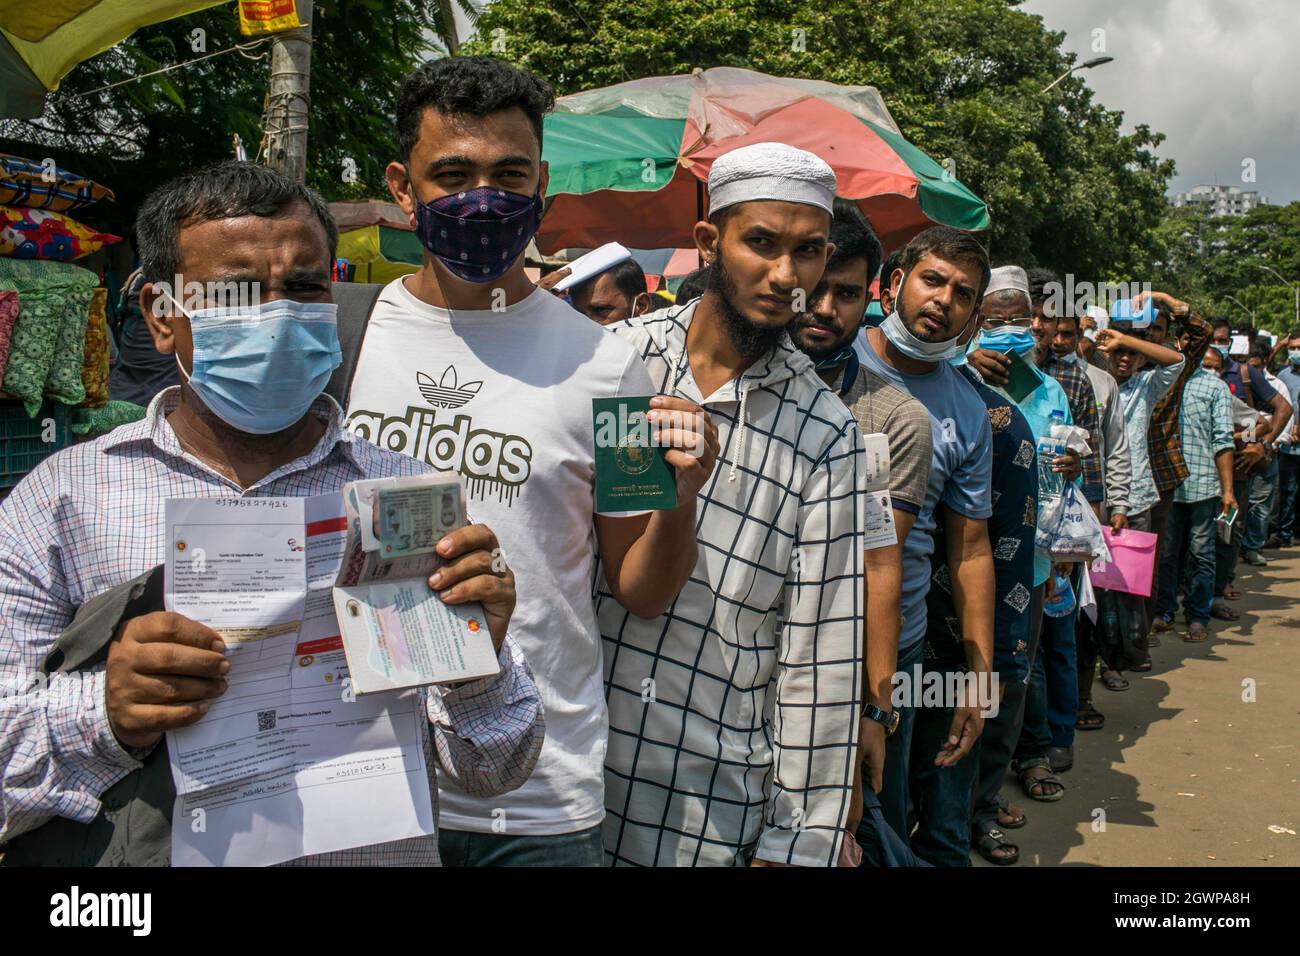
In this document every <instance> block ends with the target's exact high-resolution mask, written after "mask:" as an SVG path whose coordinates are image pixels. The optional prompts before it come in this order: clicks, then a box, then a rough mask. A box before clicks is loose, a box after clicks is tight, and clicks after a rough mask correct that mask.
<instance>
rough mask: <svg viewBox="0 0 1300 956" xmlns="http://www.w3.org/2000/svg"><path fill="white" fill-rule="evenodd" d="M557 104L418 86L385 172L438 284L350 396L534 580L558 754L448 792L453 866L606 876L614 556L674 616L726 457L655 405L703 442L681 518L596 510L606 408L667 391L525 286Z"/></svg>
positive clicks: (462, 81) (405, 296)
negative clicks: (446, 477)
mask: <svg viewBox="0 0 1300 956" xmlns="http://www.w3.org/2000/svg"><path fill="white" fill-rule="evenodd" d="M552 103H553V95H552V93H551V89H550V87H549V86H547V85H546V83H545V82H544V81H542V80H540V79H538V78H537V77H535V76H533V75H532V74H530V73H527V72H524V71H522V70H518V69H516V68H515V67H513V66H510V65H508V64H506V63H503V62H500V61H498V60H493V59H490V58H487V57H463V56H458V57H449V58H446V59H442V60H434V61H432V62H429V63H426V64H425V65H424V66H422V67H421V68H420V69H419V70H417V71H416V72H415V73H413V74H411V75H410V76H409V77H408V78H407V79H406V81H405V82H404V84H403V86H402V90H401V92H400V94H399V95H398V101H397V127H398V141H399V145H400V148H401V154H402V155H401V160H402V161H401V162H393V163H390V164H389V166H388V170H387V175H388V183H389V189H390V190H391V191H392V193H393V196H394V198H395V199H396V200H397V202H398V203H399V204H400V205H401V207H402V209H403V210H404V211H405V212H406V213H407V214H408V215H409V216H411V221H412V223H413V225H414V227H415V230H416V234H417V235H418V236H419V238H420V241H421V243H422V244H423V245H424V247H425V249H426V255H425V258H424V265H423V267H422V268H421V269H420V271H419V272H417V273H415V274H414V275H411V276H407V277H405V278H404V279H398V280H395V281H393V282H391V283H389V285H388V286H386V287H385V288H384V290H383V291H382V292H381V293H380V295H379V298H378V300H377V302H376V303H375V307H374V311H373V312H372V314H371V318H370V322H369V325H368V327H367V329H366V333H365V338H364V341H363V342H362V345H361V349H360V355H359V357H358V360H357V365H356V375H355V378H354V379H353V382H352V388H351V396H350V399H349V402H348V419H347V424H348V428H349V429H351V430H352V431H353V432H354V433H355V434H358V435H360V436H362V437H364V438H368V439H370V440H371V441H373V442H375V443H376V444H378V445H379V446H380V447H382V448H385V449H388V450H390V451H400V452H404V453H405V454H407V455H410V456H412V457H413V458H415V459H417V460H419V461H423V462H427V463H429V464H431V465H433V466H434V467H435V468H438V469H440V470H446V471H452V472H459V473H460V474H461V475H462V476H464V478H465V482H466V485H467V488H468V494H469V503H468V505H469V512H470V514H471V515H472V516H473V517H474V518H476V519H477V520H480V521H486V522H487V523H488V524H490V525H491V526H492V529H493V530H494V531H495V532H496V533H497V534H498V535H499V536H500V538H501V546H502V549H503V551H504V555H505V559H506V560H507V561H508V562H509V563H510V567H511V568H512V569H514V571H515V573H516V574H518V576H519V580H520V581H521V582H522V585H523V586H522V587H521V589H520V593H519V605H518V608H517V610H516V612H515V615H514V617H513V618H512V622H511V634H512V636H513V637H515V638H516V639H517V640H518V641H519V643H520V647H521V648H522V649H523V651H524V654H525V655H526V656H527V658H528V662H529V665H530V666H531V667H532V669H533V673H534V674H535V676H536V679H537V682H538V686H539V687H540V688H541V693H542V698H543V700H544V701H545V703H546V723H547V727H546V743H545V746H544V747H543V748H542V754H541V757H540V758H539V759H538V761H537V769H536V771H535V772H534V774H533V776H532V777H531V778H530V779H529V780H528V782H527V783H525V784H524V785H523V786H522V787H520V788H519V789H518V790H516V791H515V792H514V793H512V794H510V795H509V796H508V797H505V798H501V799H492V800H485V799H482V797H481V795H479V794H475V793H471V792H468V791H467V790H466V789H465V788H463V787H461V786H460V785H459V784H458V783H457V782H455V781H452V780H450V779H448V778H446V777H444V778H443V779H442V781H441V787H442V801H441V805H442V818H441V824H442V825H441V827H440V829H441V832H442V856H443V859H444V861H445V862H446V863H447V864H448V865H464V866H491V865H532V866H547V865H551V866H599V865H600V859H601V854H600V822H601V818H602V817H603V816H604V814H605V809H604V807H605V801H604V785H603V779H602V768H603V766H604V762H605V742H606V735H607V730H606V721H605V703H604V699H603V695H602V693H601V673H600V640H599V636H598V632H597V630H596V620H595V612H594V607H593V604H592V592H591V583H592V572H593V570H594V567H595V556H596V546H597V544H599V547H600V553H601V556H602V557H603V559H604V562H605V568H606V573H607V577H608V580H609V582H610V586H611V587H612V588H613V589H614V592H615V593H616V594H617V595H618V598H619V600H621V601H622V602H624V605H625V606H626V607H628V608H629V609H631V611H632V612H633V613H635V614H638V615H640V616H642V617H646V618H653V617H655V616H657V615H658V614H660V613H661V612H662V611H663V610H664V609H665V608H667V607H668V606H669V604H671V602H672V600H673V598H674V597H676V595H677V592H678V591H679V590H680V589H681V587H682V584H683V583H684V582H685V581H686V578H687V575H689V573H690V570H691V567H692V565H693V564H694V562H695V514H696V511H695V508H696V505H695V499H696V494H697V492H698V490H699V489H700V487H701V486H702V485H703V484H704V482H705V480H706V479H707V478H708V476H709V474H710V472H711V471H712V467H713V459H714V457H715V455H716V449H717V439H716V432H715V431H714V430H713V427H712V425H711V424H709V423H708V418H707V416H705V415H702V414H697V413H698V411H699V410H698V409H697V408H696V407H695V406H694V405H692V404H691V403H689V402H686V401H683V400H681V399H677V398H668V397H658V398H655V399H654V401H655V402H656V403H658V404H656V406H655V411H656V412H657V413H658V412H677V413H678V414H679V415H680V416H682V418H681V421H680V422H679V424H680V425H681V426H682V427H681V428H680V429H672V431H674V432H676V435H675V436H674V435H670V436H669V440H668V442H667V444H669V445H678V446H683V447H689V446H690V445H692V444H694V445H695V448H696V450H695V451H694V452H693V453H688V452H686V451H682V450H679V449H673V450H670V451H668V452H667V463H668V464H671V465H672V466H673V467H674V468H675V469H676V492H677V496H676V501H677V502H678V506H677V507H673V508H666V509H663V510H656V511H652V512H649V513H647V512H645V511H644V510H642V509H625V508H615V509H610V510H607V509H601V508H598V507H597V504H596V499H595V477H596V474H595V473H596V467H595V451H596V449H595V435H594V428H593V404H592V403H593V401H595V400H604V399H613V398H622V397H638V398H642V399H644V398H646V397H647V396H652V395H654V393H655V389H654V387H653V385H652V384H651V381H650V377H649V375H648V374H647V373H646V370H645V366H644V365H643V364H642V362H641V360H640V358H639V357H638V356H637V355H636V352H635V351H634V350H633V349H632V348H631V347H629V346H628V344H627V343H626V342H623V341H621V340H620V339H618V338H616V337H615V336H612V335H610V334H609V333H608V332H606V331H605V330H604V329H603V328H601V327H600V326H599V325H597V324H596V323H594V322H592V321H590V320H589V319H587V318H586V317H584V316H583V315H581V314H579V313H578V312H575V311H574V310H573V309H572V308H571V307H570V306H568V305H567V304H565V303H564V302H563V301H562V300H561V299H559V298H557V297H556V296H554V295H553V294H551V293H550V292H547V291H545V290H543V289H539V288H538V287H536V286H534V285H533V284H532V283H531V282H530V281H529V279H528V277H527V276H526V275H525V274H524V256H523V252H524V249H525V247H526V246H527V245H528V242H529V241H530V239H531V238H532V236H533V235H534V233H535V232H536V231H537V227H538V224H539V222H540V218H541V210H542V197H543V196H544V195H545V192H546V186H547V173H546V165H545V163H543V162H542V161H541V135H542V116H543V114H544V113H545V112H546V111H547V110H548V109H550V107H551V105H552ZM687 428H690V429H691V431H690V434H689V435H687V434H685V432H686V429H687ZM646 461H647V462H648V461H649V458H648V457H647V459H646ZM628 512H636V513H632V514H629V513H628Z"/></svg>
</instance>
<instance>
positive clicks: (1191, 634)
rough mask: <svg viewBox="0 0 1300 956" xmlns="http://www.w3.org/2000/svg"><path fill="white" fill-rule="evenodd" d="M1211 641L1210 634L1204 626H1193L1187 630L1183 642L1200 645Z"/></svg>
mask: <svg viewBox="0 0 1300 956" xmlns="http://www.w3.org/2000/svg"><path fill="white" fill-rule="evenodd" d="M1209 639H1210V632H1209V630H1208V629H1206V627H1205V625H1204V624H1193V625H1192V626H1191V627H1189V628H1188V629H1187V633H1186V634H1184V635H1183V640H1184V641H1186V642H1187V643H1188V644H1200V643H1201V642H1203V641H1208V640H1209Z"/></svg>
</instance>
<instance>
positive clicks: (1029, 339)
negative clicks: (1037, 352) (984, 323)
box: [980, 325, 1037, 355]
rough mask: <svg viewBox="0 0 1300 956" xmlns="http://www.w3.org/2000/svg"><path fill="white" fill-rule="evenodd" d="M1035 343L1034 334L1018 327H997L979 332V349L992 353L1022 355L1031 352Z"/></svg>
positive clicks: (1022, 327)
mask: <svg viewBox="0 0 1300 956" xmlns="http://www.w3.org/2000/svg"><path fill="white" fill-rule="evenodd" d="M1036 344H1037V343H1036V342H1035V341H1034V333H1033V332H1032V331H1030V330H1029V329H1027V328H1025V327H1024V326H1020V325H999V326H997V327H995V328H992V329H982V330H981V331H980V348H982V349H989V350H990V351H993V352H1015V353H1016V354H1017V355H1024V354H1026V353H1028V352H1032V351H1033V350H1034V347H1035V345H1036Z"/></svg>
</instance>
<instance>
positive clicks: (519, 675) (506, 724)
mask: <svg viewBox="0 0 1300 956" xmlns="http://www.w3.org/2000/svg"><path fill="white" fill-rule="evenodd" d="M179 402H180V389H179V388H170V389H167V390H166V391H164V392H161V393H159V395H158V396H157V397H156V398H155V399H154V400H153V402H152V403H151V404H150V406H149V413H148V416H147V417H146V418H145V419H143V420H142V421H139V422H135V423H134V424H131V425H125V426H123V427H121V428H118V429H116V430H115V431H113V432H110V433H109V434H108V435H105V436H103V437H102V438H98V439H96V440H94V441H91V442H86V443H84V444H80V445H75V446H73V447H72V448H69V449H66V450H64V451H61V452H59V453H58V454H56V455H54V456H52V457H50V458H48V459H46V460H45V461H44V462H42V463H41V464H40V465H39V466H38V467H37V468H36V469H35V470H34V471H33V472H32V473H31V474H30V475H28V476H27V477H26V478H25V479H24V480H23V481H22V482H21V483H20V484H19V485H18V487H17V488H15V489H14V491H13V493H12V494H11V495H10V496H9V498H8V499H7V500H6V501H5V502H4V503H3V505H0V727H3V728H4V733H3V735H2V736H0V843H3V842H4V841H6V840H8V839H10V838H12V837H15V836H18V835H19V834H20V833H24V832H26V831H29V830H32V829H34V828H36V827H38V826H40V825H41V824H43V823H45V822H46V821H48V820H50V819H51V818H53V817H56V816H61V817H68V818H70V819H72V820H76V821H79V822H82V823H89V822H91V821H92V820H93V819H95V817H96V815H97V814H98V813H99V812H100V797H101V795H102V794H103V793H104V791H106V790H107V789H108V788H109V787H111V786H113V784H115V783H117V782H118V781H119V780H121V779H122V778H123V777H125V776H126V775H127V774H129V773H131V772H132V771H133V770H137V769H139V768H140V767H141V766H142V764H141V763H140V762H139V761H138V760H136V759H134V758H133V757H132V756H131V755H130V754H128V753H127V752H126V751H124V750H123V749H122V747H121V746H120V745H119V744H118V742H117V739H116V738H115V737H114V735H113V731H112V728H111V727H110V725H109V721H108V712H107V709H106V707H105V703H104V686H105V678H104V669H103V668H104V665H103V664H102V663H101V664H99V665H98V666H97V667H96V668H94V669H92V670H90V671H89V672H87V673H85V674H53V675H51V676H50V678H49V681H48V685H47V686H46V687H44V688H41V687H40V685H39V683H37V682H36V680H35V675H36V674H37V673H38V671H39V668H40V666H41V662H42V661H43V660H44V658H45V655H46V654H47V653H48V651H49V650H50V647H51V645H53V643H54V641H55V640H56V639H57V638H58V636H59V635H60V634H61V633H62V632H63V630H64V629H65V628H66V627H67V626H68V625H69V624H70V623H71V622H72V618H73V615H74V614H75V613H76V610H77V608H78V607H80V606H81V605H82V604H84V603H86V602H87V601H88V600H90V599H91V598H93V597H95V596H96V595H97V594H101V593H103V592H104V591H107V590H109V589H110V588H113V587H116V586H118V585H120V584H123V583H125V582H127V581H130V580H131V579H132V578H135V577H137V576H138V575H140V574H142V573H144V572H146V571H148V570H150V569H151V568H154V567H156V566H157V565H159V564H162V563H163V561H164V545H163V541H164V537H165V535H164V527H163V520H164V518H163V516H164V504H165V502H166V500H167V499H168V498H185V497H214V498H235V497H244V496H247V497H305V496H310V495H320V494H328V493H331V492H336V491H340V490H341V489H342V487H343V485H344V483H345V482H348V481H354V480H357V479H362V478H381V477H387V476H390V475H409V474H418V473H420V472H422V471H427V470H428V466H426V465H424V464H423V463H421V462H417V461H416V460H414V459H412V458H409V457H407V456H406V455H399V454H397V453H395V452H388V451H383V450H381V449H380V448H377V447H376V446H374V445H372V444H370V443H369V442H367V441H365V440H363V439H360V438H355V437H353V436H352V435H350V434H348V433H347V432H345V431H344V430H343V415H342V411H341V410H340V409H339V407H338V404H337V403H336V402H335V401H334V400H333V399H332V398H329V397H328V396H324V395H323V396H321V397H320V398H319V399H317V401H316V403H315V404H314V405H313V406H312V411H313V412H315V413H316V414H317V415H318V416H319V417H320V418H321V419H323V420H324V421H325V422H326V424H327V430H326V433H325V436H324V438H322V439H321V441H320V443H319V444H317V445H316V447H315V448H314V449H313V450H312V451H311V452H310V453H309V454H307V455H304V456H303V457H301V458H298V459H297V460H295V461H292V462H289V463H288V464H287V465H283V466H281V467H280V468H277V469H276V470H275V471H273V472H271V473H270V474H269V475H267V476H266V477H265V478H263V479H262V480H261V481H258V482H257V483H256V484H254V485H253V486H252V487H250V488H248V489H241V488H240V487H239V485H238V484H236V483H235V482H233V481H231V480H230V479H228V478H225V477H223V476H222V475H219V474H217V473H216V472H215V471H213V470H212V469H211V468H209V467H208V466H207V465H205V464H203V463H202V462H201V461H200V460H199V459H197V458H196V457H194V456H193V455H191V454H189V453H187V452H186V451H184V450H183V449H182V448H181V445H180V442H179V441H178V440H177V438H176V435H175V433H174V432H173V431H172V429H171V426H170V425H169V424H168V423H167V419H166V415H167V414H168V413H169V412H171V411H172V410H173V409H175V408H176V407H177V405H178V404H179ZM500 661H501V665H502V669H501V673H500V674H499V675H498V676H497V677H495V678H483V679H482V680H478V681H472V682H469V683H466V684H463V685H461V686H459V687H457V688H456V689H455V690H450V689H436V688H435V689H432V690H431V691H429V692H428V693H427V695H426V701H425V704H426V708H425V709H426V711H427V713H428V715H429V720H428V722H427V723H424V724H422V725H421V727H422V737H423V743H424V751H425V757H426V760H427V762H428V766H429V791H430V794H431V796H432V800H433V811H434V819H435V820H436V819H437V815H438V787H437V783H436V779H435V776H436V766H437V764H438V763H439V762H441V763H442V765H443V767H444V768H445V769H446V770H447V771H448V772H450V773H454V774H455V775H456V776H457V778H458V779H459V781H460V783H461V785H462V786H464V787H466V788H468V789H469V790H470V791H471V792H472V793H475V794H478V795H481V796H489V795H492V794H498V793H504V792H506V791H508V790H512V789H514V788H515V787H518V786H519V785H520V784H522V783H523V782H524V781H525V780H526V779H527V778H528V775H529V774H530V773H531V772H532V768H533V765H534V763H535V762H536V760H537V754H538V752H539V751H540V750H541V745H542V738H543V735H544V731H543V718H542V706H541V700H540V697H539V695H538V692H537V687H536V685H535V684H534V683H533V679H532V676H531V675H530V674H529V672H528V669H527V666H526V665H525V664H524V662H523V659H522V656H521V655H520V654H519V652H518V648H517V647H516V646H515V644H514V642H513V640H511V639H510V638H509V637H507V638H506V641H505V642H504V643H503V644H502V647H501V656H500ZM430 729H431V730H432V733H430ZM294 862H295V863H298V864H302V865H312V866H320V865H339V866H364V865H381V864H382V865H395V866H414V865H433V866H436V865H437V864H438V841H437V838H436V836H424V837H416V838H413V839H409V840H400V841H396V842H393V843H385V844H380V845H376V846H365V847H354V848H352V849H348V850H341V851H338V852H335V853H326V854H320V855H318V856H310V857H304V858H302V859H300V860H296V861H294Z"/></svg>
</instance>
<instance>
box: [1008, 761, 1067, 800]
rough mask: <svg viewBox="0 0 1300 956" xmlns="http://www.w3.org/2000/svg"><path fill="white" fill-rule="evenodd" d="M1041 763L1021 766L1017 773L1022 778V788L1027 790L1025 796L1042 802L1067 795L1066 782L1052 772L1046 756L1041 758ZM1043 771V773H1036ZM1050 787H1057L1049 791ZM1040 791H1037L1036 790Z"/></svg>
mask: <svg viewBox="0 0 1300 956" xmlns="http://www.w3.org/2000/svg"><path fill="white" fill-rule="evenodd" d="M1040 759H1041V760H1042V762H1041V763H1035V764H1033V765H1032V766H1029V767H1024V766H1022V767H1020V768H1019V769H1018V770H1017V771H1016V774H1017V775H1018V776H1019V778H1020V788H1021V789H1022V790H1024V791H1025V796H1027V797H1028V798H1029V799H1030V800H1037V801H1038V802H1040V803H1055V802H1056V801H1057V800H1060V799H1061V798H1062V797H1063V796H1065V782H1064V781H1063V780H1062V779H1061V778H1060V777H1058V776H1057V775H1056V774H1055V773H1053V772H1052V768H1051V765H1050V764H1049V763H1048V762H1047V758H1046V757H1042V758H1040ZM1036 771H1041V773H1036ZM1048 787H1056V789H1055V790H1052V791H1050V792H1049V791H1048V789H1047V788H1048ZM1035 790H1037V791H1038V792H1037V793H1035V792H1034V791H1035Z"/></svg>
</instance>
